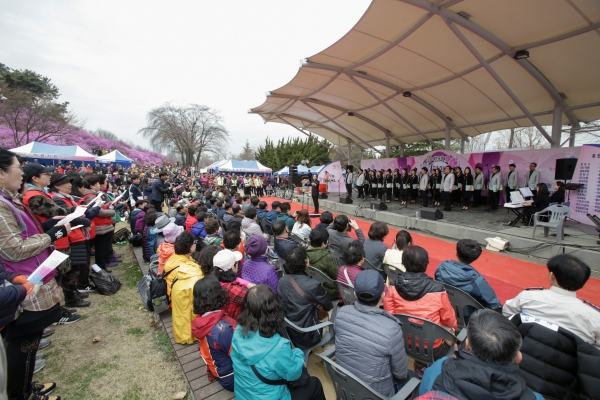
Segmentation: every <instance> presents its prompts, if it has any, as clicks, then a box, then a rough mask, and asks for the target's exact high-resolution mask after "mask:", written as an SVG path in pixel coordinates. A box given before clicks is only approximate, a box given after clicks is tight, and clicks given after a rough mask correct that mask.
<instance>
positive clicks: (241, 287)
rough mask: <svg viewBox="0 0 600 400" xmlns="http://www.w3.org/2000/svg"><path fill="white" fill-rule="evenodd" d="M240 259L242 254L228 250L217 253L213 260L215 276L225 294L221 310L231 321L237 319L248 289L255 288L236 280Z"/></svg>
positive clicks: (252, 285) (238, 279) (251, 284)
mask: <svg viewBox="0 0 600 400" xmlns="http://www.w3.org/2000/svg"><path fill="white" fill-rule="evenodd" d="M241 259H242V253H240V252H238V251H228V250H223V251H220V252H218V253H217V254H215V256H214V258H213V266H214V273H215V276H216V277H217V279H219V282H221V286H222V287H223V289H225V291H226V292H227V301H225V304H224V305H223V306H222V310H223V311H224V312H225V313H226V314H227V315H229V316H230V317H231V318H233V319H237V317H238V314H239V313H240V310H241V308H242V303H243V302H244V297H246V293H247V292H248V288H251V287H254V286H255V285H254V284H253V283H250V282H247V281H245V280H243V279H241V278H238V276H237V273H238V263H239V262H240V260H241Z"/></svg>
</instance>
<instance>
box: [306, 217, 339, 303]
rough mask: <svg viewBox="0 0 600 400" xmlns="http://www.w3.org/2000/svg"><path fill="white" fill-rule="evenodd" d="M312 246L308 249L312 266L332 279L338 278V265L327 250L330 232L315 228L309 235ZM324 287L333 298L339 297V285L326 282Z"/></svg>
mask: <svg viewBox="0 0 600 400" xmlns="http://www.w3.org/2000/svg"><path fill="white" fill-rule="evenodd" d="M308 238H309V240H310V246H308V249H306V252H307V253H308V259H309V260H310V266H311V267H314V268H317V269H318V270H320V271H321V272H323V273H324V274H325V275H327V276H328V277H330V278H331V279H332V280H334V281H335V280H336V279H337V276H338V267H337V264H336V263H335V260H334V259H333V256H332V255H331V253H330V252H329V251H328V250H327V242H328V241H329V232H327V230H326V229H323V228H315V229H313V230H312V231H311V232H310V235H309V236H308ZM323 289H325V290H326V291H327V293H329V297H330V298H331V299H332V300H337V299H338V290H337V287H336V286H335V285H333V284H331V283H324V284H323Z"/></svg>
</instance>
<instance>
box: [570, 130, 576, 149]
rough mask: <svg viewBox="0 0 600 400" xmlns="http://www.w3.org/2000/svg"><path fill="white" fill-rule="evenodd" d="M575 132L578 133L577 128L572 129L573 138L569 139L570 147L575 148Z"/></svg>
mask: <svg viewBox="0 0 600 400" xmlns="http://www.w3.org/2000/svg"><path fill="white" fill-rule="evenodd" d="M575 132H577V128H576V127H574V126H572V127H571V137H570V138H569V147H575Z"/></svg>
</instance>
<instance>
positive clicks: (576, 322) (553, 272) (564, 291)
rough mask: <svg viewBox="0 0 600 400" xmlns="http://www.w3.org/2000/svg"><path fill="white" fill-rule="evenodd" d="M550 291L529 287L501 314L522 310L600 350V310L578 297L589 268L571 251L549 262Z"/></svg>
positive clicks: (507, 314) (505, 306)
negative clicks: (578, 291)
mask: <svg viewBox="0 0 600 400" xmlns="http://www.w3.org/2000/svg"><path fill="white" fill-rule="evenodd" d="M547 266H548V280H549V281H550V285H551V286H550V290H545V289H544V288H534V289H526V290H524V291H523V292H521V293H519V294H518V295H517V297H515V298H514V299H510V300H508V301H507V302H506V304H505V305H504V307H503V308H502V314H504V316H506V317H510V316H512V315H514V314H518V313H523V314H527V315H530V316H532V317H537V318H541V319H543V320H544V321H548V322H551V323H553V324H556V325H558V326H560V327H561V328H563V329H567V330H569V331H570V332H571V333H573V334H575V335H577V336H579V337H580V338H581V339H583V340H585V341H586V342H588V343H589V344H591V345H593V346H595V347H596V348H597V349H600V311H599V310H598V309H597V307H595V306H592V305H590V304H589V303H587V304H586V302H584V301H582V300H580V299H578V298H577V293H576V292H577V290H579V289H581V288H582V287H583V286H584V285H585V283H586V282H587V280H588V279H589V277H590V267H588V266H587V265H586V264H585V263H584V262H583V261H581V260H580V259H578V258H577V257H575V256H572V255H570V254H559V255H557V256H554V257H552V258H551V259H550V260H549V261H548V264H547Z"/></svg>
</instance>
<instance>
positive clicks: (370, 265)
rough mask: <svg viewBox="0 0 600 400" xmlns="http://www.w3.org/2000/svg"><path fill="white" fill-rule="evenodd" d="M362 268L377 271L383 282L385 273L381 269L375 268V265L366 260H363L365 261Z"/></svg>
mask: <svg viewBox="0 0 600 400" xmlns="http://www.w3.org/2000/svg"><path fill="white" fill-rule="evenodd" d="M362 267H363V268H364V269H372V270H373V271H377V272H379V273H380V274H381V276H382V277H383V280H384V281H385V278H386V277H387V276H386V274H385V271H384V270H383V269H380V268H377V267H376V266H375V265H373V263H372V262H371V261H369V260H367V259H366V258H365V261H364V262H363V265H362Z"/></svg>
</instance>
